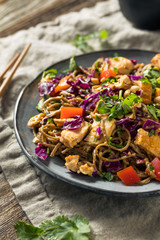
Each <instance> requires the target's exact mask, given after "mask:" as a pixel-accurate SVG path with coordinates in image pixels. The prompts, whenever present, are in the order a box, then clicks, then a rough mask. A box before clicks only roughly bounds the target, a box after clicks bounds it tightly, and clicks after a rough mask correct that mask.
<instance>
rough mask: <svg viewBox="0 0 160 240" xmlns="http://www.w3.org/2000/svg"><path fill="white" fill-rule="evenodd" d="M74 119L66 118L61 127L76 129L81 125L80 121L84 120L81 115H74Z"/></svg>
mask: <svg viewBox="0 0 160 240" xmlns="http://www.w3.org/2000/svg"><path fill="white" fill-rule="evenodd" d="M73 118H74V120H66V121H65V122H64V125H63V129H69V130H76V129H78V128H80V127H81V124H82V122H83V121H84V119H83V117H81V116H75V117H73Z"/></svg>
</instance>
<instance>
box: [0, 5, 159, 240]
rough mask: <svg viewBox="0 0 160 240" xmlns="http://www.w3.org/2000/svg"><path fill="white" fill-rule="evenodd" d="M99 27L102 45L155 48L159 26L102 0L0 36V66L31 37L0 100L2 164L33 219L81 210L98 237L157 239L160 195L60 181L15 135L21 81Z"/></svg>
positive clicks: (69, 53) (65, 55)
mask: <svg viewBox="0 0 160 240" xmlns="http://www.w3.org/2000/svg"><path fill="white" fill-rule="evenodd" d="M102 29H106V30H107V31H108V33H109V37H108V40H107V41H108V42H104V43H103V47H104V48H105V47H110V48H138V49H146V50H155V51H158V50H159V47H160V41H159V36H160V31H155V32H152V31H150V32H149V31H143V30H138V29H135V28H134V27H133V26H132V25H131V24H130V23H129V22H128V21H127V20H126V19H125V18H124V17H123V16H122V14H121V12H120V10H119V5H118V2H117V0H110V1H104V2H101V3H98V4H97V5H96V6H95V7H93V8H90V9H83V10H81V11H80V12H78V13H69V14H66V15H64V16H61V17H58V18H57V19H56V20H55V21H54V22H47V23H42V24H39V25H37V26H36V27H32V28H30V29H28V30H22V31H19V32H17V33H16V34H14V35H12V36H8V37H6V38H1V39H0V53H1V54H0V69H1V70H2V69H3V68H4V67H5V66H6V64H7V63H8V62H9V60H10V59H11V58H12V56H14V55H15V53H17V52H18V51H20V50H22V49H23V47H24V46H25V45H27V44H28V43H29V42H32V47H31V49H30V50H29V52H28V54H27V56H26V57H25V59H24V61H23V63H22V64H21V65H20V67H19V69H18V71H17V72H16V74H15V77H14V79H13V80H12V81H11V83H10V85H9V87H8V89H7V91H6V92H5V94H4V96H3V97H2V99H1V100H0V165H1V166H2V168H3V171H4V172H5V175H6V177H7V179H8V181H9V183H10V184H11V186H12V188H13V191H14V192H15V194H16V196H17V198H18V200H19V202H20V204H21V205H22V207H23V210H25V211H26V213H27V215H28V217H29V218H30V220H31V221H32V223H33V224H36V225H38V224H40V222H41V221H43V220H45V219H50V218H52V217H54V216H56V215H58V214H64V215H66V216H72V215H74V214H80V215H83V216H84V217H87V218H88V219H89V221H90V224H91V227H92V229H93V235H94V239H96V240H106V239H111V240H117V239H119V240H128V239H130V240H135V239H136V240H143V239H144V240H150V239H155V240H158V239H160V231H159V220H160V218H159V211H160V204H159V201H160V197H155V198H153V197H150V198H127V197H124V198H123V197H112V196H103V195H99V194H95V193H92V192H89V191H86V190H81V189H78V188H76V187H73V186H70V185H69V184H66V183H63V182H61V181H58V180H56V179H54V178H51V177H50V176H48V175H46V174H45V173H43V172H41V171H39V170H38V169H37V168H35V167H33V166H32V165H31V164H30V162H29V160H28V159H27V158H26V157H25V156H24V154H23V153H22V151H21V149H20V147H19V145H18V143H17V141H16V138H15V135H14V131H13V111H14V106H15V102H16V99H17V96H18V94H19V92H20V90H21V89H22V88H23V86H25V84H27V83H28V82H29V81H31V80H32V79H34V78H35V77H36V76H37V74H38V73H39V72H40V71H42V70H43V69H45V68H46V67H48V66H49V65H51V64H53V63H55V62H58V61H60V60H62V59H65V58H68V57H71V56H72V55H77V54H80V53H81V52H80V50H78V49H76V48H75V47H74V46H72V45H71V44H70V43H69V41H68V39H69V38H73V36H75V34H76V33H80V34H88V33H90V32H98V31H100V30H102ZM96 47H98V48H100V47H102V46H97V45H96Z"/></svg>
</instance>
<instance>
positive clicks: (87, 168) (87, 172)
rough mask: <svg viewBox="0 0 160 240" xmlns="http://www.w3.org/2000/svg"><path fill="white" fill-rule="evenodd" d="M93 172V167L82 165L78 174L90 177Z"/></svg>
mask: <svg viewBox="0 0 160 240" xmlns="http://www.w3.org/2000/svg"><path fill="white" fill-rule="evenodd" d="M94 171H95V169H94V167H93V166H89V165H88V164H87V163H86V164H83V165H81V166H80V167H79V172H81V173H83V174H85V175H90V176H91V175H92V173H93V172H94Z"/></svg>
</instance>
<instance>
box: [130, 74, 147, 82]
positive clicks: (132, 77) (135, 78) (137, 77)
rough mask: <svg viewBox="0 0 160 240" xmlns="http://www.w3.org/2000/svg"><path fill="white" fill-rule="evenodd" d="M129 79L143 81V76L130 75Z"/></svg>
mask: <svg viewBox="0 0 160 240" xmlns="http://www.w3.org/2000/svg"><path fill="white" fill-rule="evenodd" d="M128 77H129V78H130V80H131V81H138V80H139V79H141V78H142V77H143V75H138V76H136V75H128Z"/></svg>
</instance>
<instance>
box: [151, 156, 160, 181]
mask: <svg viewBox="0 0 160 240" xmlns="http://www.w3.org/2000/svg"><path fill="white" fill-rule="evenodd" d="M151 165H152V166H153V167H154V173H155V175H156V180H158V181H160V160H159V159H158V158H157V157H156V158H154V159H153V161H152V162H151Z"/></svg>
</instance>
